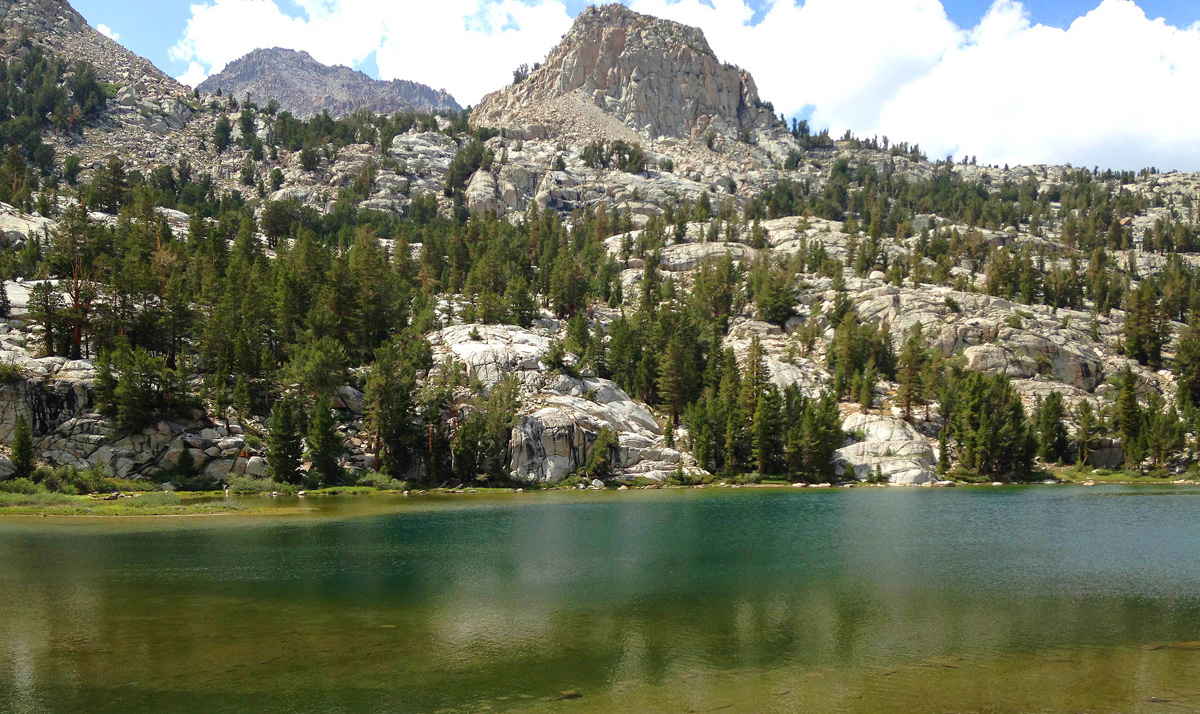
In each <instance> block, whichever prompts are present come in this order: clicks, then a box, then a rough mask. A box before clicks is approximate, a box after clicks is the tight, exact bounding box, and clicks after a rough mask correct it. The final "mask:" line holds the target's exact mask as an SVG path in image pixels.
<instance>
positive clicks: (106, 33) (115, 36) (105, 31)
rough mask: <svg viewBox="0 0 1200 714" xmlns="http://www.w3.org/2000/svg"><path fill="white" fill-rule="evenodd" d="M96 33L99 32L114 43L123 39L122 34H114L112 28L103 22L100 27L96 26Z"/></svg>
mask: <svg viewBox="0 0 1200 714" xmlns="http://www.w3.org/2000/svg"><path fill="white" fill-rule="evenodd" d="M96 32H99V33H100V34H101V35H104V36H105V37H108V38H109V39H111V40H112V41H113V42H116V41H117V40H119V39H121V35H120V33H117V32H113V31H112V28H111V27H109V26H108V25H105V24H104V23H103V22H102V23H100V24H99V25H96Z"/></svg>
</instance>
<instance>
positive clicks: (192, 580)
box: [0, 487, 1200, 714]
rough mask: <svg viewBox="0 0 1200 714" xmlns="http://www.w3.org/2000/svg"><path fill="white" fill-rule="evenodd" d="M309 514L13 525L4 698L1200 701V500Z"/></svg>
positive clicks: (606, 498)
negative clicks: (273, 516) (271, 516)
mask: <svg viewBox="0 0 1200 714" xmlns="http://www.w3.org/2000/svg"><path fill="white" fill-rule="evenodd" d="M292 503H293V504H294V503H295V502H294V501H293V502H292ZM281 504H282V505H289V504H288V502H287V501H281ZM305 506H306V507H308V508H312V509H313V511H312V512H311V513H309V514H305V515H300V516H279V517H275V518H257V517H252V516H233V517H217V518H176V519H136V520H126V519H122V520H115V521H114V520H99V521H98V520H69V521H64V520H56V519H0V712H22V713H24V712H79V711H87V712H183V713H188V712H206V713H207V712H254V713H255V714H270V713H273V712H346V713H348V714H349V713H358V712H372V713H374V712H446V713H451V712H481V711H492V712H621V711H629V712H707V711H722V712H755V713H757V712H795V711H814V712H931V713H944V712H1082V711H1088V712H1143V711H1145V712H1160V711H1161V712H1178V711H1200V489H1196V490H1184V489H1170V488H1163V489H1156V488H1146V487H1139V488H1126V487H1096V488H1082V487H1078V488H1067V487H1061V488H1025V489H1018V488H1004V489H991V488H969V489H968V488H960V489H956V490H953V491H945V490H937V491H930V490H895V489H887V490H882V489H879V490H876V489H871V490H862V489H856V490H850V491H828V492H813V491H792V490H779V491H762V490H751V489H742V490H737V491H713V490H706V491H655V492H622V493H582V494H576V493H568V494H564V493H551V494H524V495H511V496H485V495H472V496H457V497H445V496H443V497H437V498H413V499H406V500H402V499H400V498H399V497H397V498H395V499H390V498H357V499H354V498H342V499H310V500H309V501H307V502H305ZM564 693H565V694H564ZM577 695H578V696H577Z"/></svg>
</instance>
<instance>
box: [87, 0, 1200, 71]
mask: <svg viewBox="0 0 1200 714" xmlns="http://www.w3.org/2000/svg"><path fill="white" fill-rule="evenodd" d="M204 2H205V0H72V5H74V7H75V9H76V10H78V11H79V12H80V13H82V14H83V16H84V17H85V18H87V20H88V22H89V23H91V25H92V26H93V27H94V26H96V25H98V24H104V25H106V26H108V27H109V28H110V29H112V31H113V32H116V33H117V34H118V35H119V36H120V42H121V43H122V44H123V45H125V46H126V47H128V48H129V49H131V50H133V51H134V52H136V53H138V54H139V55H142V56H143V57H146V58H148V59H149V60H150V61H152V62H154V64H155V65H157V66H158V67H159V68H161V69H163V70H164V71H166V72H167V73H169V74H173V75H176V76H178V75H181V74H183V73H184V72H185V71H186V70H187V63H186V62H179V61H173V60H171V59H170V57H169V56H168V50H170V48H171V46H172V45H174V44H175V42H176V41H177V40H178V39H179V38H180V37H181V36H182V35H183V32H184V28H185V26H186V24H187V20H188V17H189V16H190V15H191V11H190V9H189V7H190V6H191V5H193V4H203V3H204ZM588 4H589V3H587V2H584V1H583V0H568V2H567V3H566V5H567V9H568V11H570V12H571V13H572V14H575V13H578V12H579V11H580V10H581V9H583V8H584V7H586V6H587V5H588ZM750 4H751V6H752V7H755V8H756V9H757V10H758V14H757V16H756V19H761V14H762V7H763V5H764V2H763V0H750ZM991 4H992V0H944V2H943V5H944V6H945V8H946V13H947V15H949V16H950V19H951V20H953V21H954V22H955V23H956V24H957V25H959V26H960V27H970V26H973V25H975V24H976V23H978V22H979V20H980V19H981V18H982V17H983V16H984V14H985V13H986V12H987V10H988V8H989V7H990V6H991ZM1097 4H1098V0H1026V2H1024V5H1025V8H1026V9H1027V10H1028V11H1029V13H1030V15H1031V17H1032V20H1033V21H1034V22H1037V23H1042V24H1046V25H1053V26H1055V27H1066V26H1068V25H1070V23H1071V22H1072V21H1074V20H1075V19H1076V18H1077V17H1079V16H1081V15H1083V14H1085V13H1087V12H1088V11H1089V10H1092V9H1094V8H1095V7H1096V5H1097ZM1138 4H1139V5H1140V6H1141V7H1142V9H1143V10H1145V11H1146V14H1147V15H1148V16H1150V17H1163V18H1165V19H1166V20H1167V21H1168V22H1170V23H1171V24H1174V25H1179V26H1185V25H1190V24H1192V23H1194V22H1197V21H1200V3H1198V2H1195V1H1194V0H1139V2H1138ZM278 5H279V6H280V9H282V10H283V11H284V12H286V13H288V14H291V15H294V16H296V17H306V16H307V14H306V13H305V12H304V10H303V9H302V8H301V7H300V6H299V5H297V4H296V3H295V2H293V1H292V0H279V2H278ZM358 69H362V70H363V71H365V72H367V73H368V74H377V73H378V69H377V68H376V67H375V63H374V62H373V61H372V60H368V61H367V62H365V63H361V64H360V65H359V67H358Z"/></svg>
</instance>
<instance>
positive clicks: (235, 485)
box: [228, 476, 298, 495]
mask: <svg viewBox="0 0 1200 714" xmlns="http://www.w3.org/2000/svg"><path fill="white" fill-rule="evenodd" d="M228 483H229V490H230V491H233V492H234V493H272V492H275V491H278V492H279V493H286V494H289V495H290V494H293V493H296V491H297V490H298V489H297V488H296V487H295V486H293V485H292V484H290V483H279V482H277V481H272V480H271V479H268V478H254V477H252V476H235V477H233V478H231V479H229V482H228Z"/></svg>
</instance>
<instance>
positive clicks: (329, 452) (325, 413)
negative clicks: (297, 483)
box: [308, 395, 343, 485]
mask: <svg viewBox="0 0 1200 714" xmlns="http://www.w3.org/2000/svg"><path fill="white" fill-rule="evenodd" d="M342 448H343V442H342V437H341V435H340V434H338V432H337V422H336V421H334V418H333V408H332V407H331V406H330V404H329V398H328V397H325V396H324V395H322V396H319V397H317V400H316V403H315V404H314V405H313V408H312V418H311V419H310V420H309V423H308V461H309V464H310V465H309V469H308V480H309V481H310V482H312V483H314V484H329V485H335V484H340V483H341V482H342V468H341V466H340V465H339V464H338V457H339V456H340V455H341V452H342Z"/></svg>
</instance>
